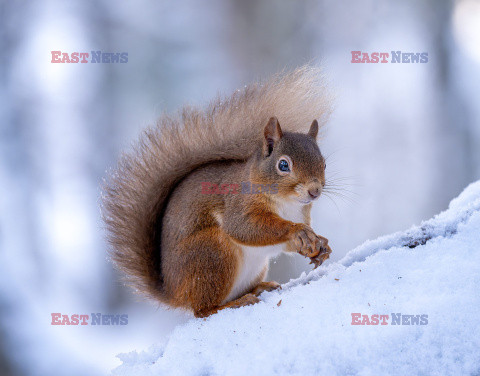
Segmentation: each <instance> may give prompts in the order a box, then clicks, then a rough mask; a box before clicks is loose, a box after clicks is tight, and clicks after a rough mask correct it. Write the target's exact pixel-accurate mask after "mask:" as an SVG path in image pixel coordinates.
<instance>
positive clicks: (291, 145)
mask: <svg viewBox="0 0 480 376" xmlns="http://www.w3.org/2000/svg"><path fill="white" fill-rule="evenodd" d="M322 79H323V77H322V75H321V73H320V71H319V69H318V68H314V67H308V66H305V67H302V68H299V69H297V70H295V71H293V72H290V73H284V74H279V75H276V76H274V77H273V78H272V79H270V80H268V81H266V82H263V83H258V84H252V85H249V86H246V87H245V89H244V90H242V91H236V92H235V93H234V94H233V95H232V96H231V97H229V98H220V99H217V100H216V101H214V102H213V103H211V104H210V105H209V106H208V107H207V108H206V109H205V110H203V111H202V110H199V109H194V108H190V107H188V108H184V109H183V110H182V111H180V112H179V114H178V115H177V116H167V115H165V116H163V117H161V118H160V120H159V122H158V124H157V125H156V126H155V127H152V128H150V129H147V130H146V131H145V132H144V134H143V136H142V137H141V139H140V141H139V142H138V143H137V144H136V146H135V147H134V148H133V150H132V151H131V152H129V153H126V154H125V155H123V157H122V158H121V159H120V162H119V165H118V168H117V169H116V171H115V172H114V173H113V174H111V176H110V177H109V178H108V179H107V180H106V184H105V187H104V195H103V217H104V221H105V223H106V229H107V232H108V239H109V242H110V244H111V246H112V250H111V252H110V254H111V258H112V260H113V262H114V263H115V265H116V266H117V268H119V269H120V270H121V271H122V272H124V273H125V275H126V279H127V282H128V283H129V284H131V285H132V286H133V287H134V288H135V289H136V290H137V291H138V292H140V293H143V294H145V295H147V296H148V297H150V298H152V299H154V300H157V301H159V302H162V303H164V304H166V305H168V306H171V307H176V308H184V309H189V310H192V311H193V313H194V314H195V316H196V317H206V316H209V315H211V314H213V313H216V312H217V311H219V310H221V309H224V308H229V307H230V308H236V307H241V306H245V305H250V304H254V303H256V302H258V301H259V298H258V295H259V294H261V293H262V292H263V291H271V290H274V289H277V288H279V287H280V285H279V284H278V283H276V282H273V281H272V282H266V281H264V279H265V276H266V274H267V270H268V261H269V259H270V258H271V257H274V256H276V255H278V254H279V253H280V252H297V253H300V254H301V255H303V256H305V257H308V258H310V260H311V261H312V262H313V263H314V264H315V267H316V266H318V265H320V264H321V263H322V262H323V261H325V260H326V259H327V258H328V257H329V255H330V253H331V249H330V247H329V245H328V240H327V239H325V238H324V237H321V236H319V235H316V234H315V232H314V231H313V230H312V228H311V227H310V210H311V207H312V203H313V201H315V200H316V199H317V198H318V197H319V196H320V195H321V193H322V189H323V187H324V186H325V167H326V165H325V159H324V157H323V156H322V154H321V152H320V149H319V147H318V145H317V142H316V138H317V134H318V130H319V124H318V122H317V120H314V119H318V118H321V119H325V118H326V116H327V115H328V114H329V112H330V97H329V95H328V94H327V91H326V89H325V86H324V85H323V83H322ZM205 182H208V183H211V184H212V185H218V186H221V185H222V184H235V185H236V186H241V184H242V183H243V182H248V183H251V184H259V185H269V186H275V187H276V189H275V191H274V192H273V193H272V192H271V191H268V190H267V192H263V191H262V190H259V191H260V192H258V193H248V194H242V193H241V192H240V193H239V194H204V193H205V192H202V183H205ZM237 193H238V192H237Z"/></svg>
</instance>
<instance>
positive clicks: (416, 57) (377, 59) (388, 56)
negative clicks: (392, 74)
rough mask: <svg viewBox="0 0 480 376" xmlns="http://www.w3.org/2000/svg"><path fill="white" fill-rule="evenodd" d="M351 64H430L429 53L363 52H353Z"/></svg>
mask: <svg viewBox="0 0 480 376" xmlns="http://www.w3.org/2000/svg"><path fill="white" fill-rule="evenodd" d="M351 63H370V64H372V63H373V64H377V63H383V64H385V63H393V64H395V63H401V64H405V63H407V64H408V63H422V64H423V63H428V52H402V51H390V53H389V52H371V53H369V52H362V51H352V61H351Z"/></svg>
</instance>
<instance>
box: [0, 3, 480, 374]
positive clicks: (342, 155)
mask: <svg viewBox="0 0 480 376" xmlns="http://www.w3.org/2000/svg"><path fill="white" fill-rule="evenodd" d="M0 46H1V53H0V189H1V195H0V374H1V375H6V376H9V375H23V374H25V375H27V374H28V375H86V374H88V375H96V374H105V373H107V372H108V371H109V370H110V369H112V368H114V367H115V366H116V365H118V364H120V361H119V360H118V359H116V358H115V354H117V353H119V352H129V351H131V350H133V349H139V350H141V349H144V348H147V347H148V346H149V345H150V344H152V343H154V342H163V341H165V339H166V338H167V336H168V334H169V333H170V332H171V331H172V330H174V328H175V326H176V325H180V324H181V323H182V322H185V321H186V320H189V319H190V318H191V316H190V315H189V314H187V313H182V312H178V311H167V310H165V309H164V308H162V307H158V306H155V305H152V304H147V303H145V302H142V301H140V300H139V299H137V298H136V297H135V296H134V295H133V294H132V292H131V291H130V290H128V289H127V288H125V287H124V286H123V285H122V284H121V282H120V281H119V275H117V274H116V273H115V271H114V270H113V268H112V265H111V264H110V263H109V262H108V260H107V258H106V249H107V245H106V242H105V240H104V232H103V229H102V223H101V221H100V210H99V197H100V188H99V187H100V184H101V181H102V178H103V177H104V176H105V175H106V171H107V169H109V168H112V167H114V166H115V163H116V160H117V158H118V156H119V154H120V153H121V151H122V150H124V149H125V148H128V147H129V146H130V145H131V144H132V142H133V141H134V140H135V139H136V138H137V136H138V134H139V133H140V131H141V129H142V128H143V127H145V126H147V125H149V124H152V123H153V122H154V120H155V118H157V117H158V116H159V115H160V114H161V113H163V112H164V111H175V110H176V109H178V108H179V107H180V106H182V105H183V104H196V105H202V104H205V103H207V102H208V101H209V99H211V98H212V97H214V96H215V95H216V94H217V93H218V92H220V93H225V94H228V93H229V92H231V91H233V90H235V89H237V88H240V87H243V85H245V84H247V83H249V82H251V81H253V80H255V79H258V78H262V77H267V76H269V75H270V74H272V73H274V72H277V71H279V70H281V69H284V68H295V67H297V66H299V65H303V64H305V63H309V62H313V63H315V64H321V65H322V66H324V69H325V73H326V75H327V77H328V80H329V82H330V87H331V88H332V90H333V91H334V92H335V93H336V98H337V99H336V107H335V111H334V113H333V116H332V118H331V120H330V121H329V123H328V127H327V128H326V129H325V136H324V138H323V139H322V140H321V141H320V146H321V149H322V151H323V153H324V154H325V155H327V156H328V160H327V162H328V167H327V175H328V176H329V177H330V178H333V179H337V184H338V185H340V186H341V187H342V188H343V189H344V191H342V196H332V199H333V202H332V201H330V200H328V198H326V197H325V198H323V199H321V200H320V201H319V202H318V203H317V204H316V208H315V209H314V214H313V227H314V229H315V230H316V231H317V232H318V233H319V234H321V235H323V236H325V237H327V238H329V239H330V243H331V246H332V248H333V250H334V253H333V255H332V260H333V261H335V260H338V259H339V258H341V257H342V256H343V255H345V253H346V252H348V251H349V250H350V249H352V248H354V247H355V246H357V245H359V244H361V243H362V242H364V241H365V240H367V239H372V238H376V237H378V236H380V235H382V234H388V233H391V232H394V231H397V230H402V229H405V228H407V227H409V226H410V225H412V224H415V223H419V222H420V221H421V220H422V219H427V218H429V217H431V216H432V215H434V214H435V213H437V212H439V211H441V210H443V209H445V208H446V206H447V204H448V202H449V200H450V199H451V198H453V197H454V196H456V195H457V194H458V193H459V192H460V191H461V190H462V188H463V187H464V186H465V185H466V184H467V183H469V182H471V181H473V180H476V179H478V178H480V105H479V104H480V103H479V99H480V91H479V89H478V87H479V84H480V2H478V1H474V0H459V1H446V0H422V1H414V0H407V1H402V2H400V1H393V0H386V1H383V2H376V1H373V0H347V1H345V2H336V1H332V0H319V1H313V0H309V1H303V0H302V1H298V0H295V1H294V0H261V1H257V0H211V1H205V2H200V1H193V0H179V1H165V0H161V1H153V0H136V1H133V0H128V1H123V2H109V1H106V0H82V1H80V0H73V1H68V2H64V1H50V0H44V1H31V0H30V1H26V0H16V1H2V2H0ZM53 50H61V51H63V52H69V53H71V52H84V51H85V52H90V51H92V50H101V51H103V52H127V53H128V63H126V64H91V63H89V64H52V63H51V51H53ZM354 50H361V51H366V52H389V53H390V52H391V51H399V50H400V51H402V52H414V53H416V52H428V58H429V60H428V63H426V64H391V63H389V64H352V63H351V51H354ZM272 115H274V114H272ZM452 251H454V250H452ZM305 270H310V267H309V266H307V263H306V262H305V260H303V259H302V258H301V257H300V256H294V257H283V256H282V257H280V258H279V259H278V260H276V261H274V262H273V264H272V269H271V278H275V279H277V280H279V281H282V282H283V281H287V280H288V279H289V278H292V277H296V276H298V275H299V274H300V273H301V272H302V271H305ZM319 298H321V297H319ZM52 312H59V313H63V314H74V313H77V314H89V315H90V314H91V313H92V312H101V313H105V314H125V313H126V314H128V317H129V321H128V325H126V326H111V327H109V326H105V327H94V326H90V325H89V326H52V325H50V323H51V313H52ZM190 355H192V356H193V354H190ZM186 356H189V354H186Z"/></svg>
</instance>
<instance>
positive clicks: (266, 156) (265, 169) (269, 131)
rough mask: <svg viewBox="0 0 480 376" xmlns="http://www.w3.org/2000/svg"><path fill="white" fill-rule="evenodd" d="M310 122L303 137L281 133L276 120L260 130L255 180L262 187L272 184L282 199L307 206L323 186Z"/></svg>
mask: <svg viewBox="0 0 480 376" xmlns="http://www.w3.org/2000/svg"><path fill="white" fill-rule="evenodd" d="M317 133H318V122H317V121H316V120H314V121H313V122H312V125H311V126H310V130H309V131H308V133H306V134H302V133H291V132H282V129H281V128H280V124H279V122H278V120H277V118H276V117H272V118H270V120H269V121H268V123H267V125H266V126H265V129H264V139H263V146H262V150H261V155H259V156H258V157H259V163H258V170H257V171H256V174H255V175H257V177H258V178H259V180H260V181H262V183H266V182H268V183H269V184H276V185H277V187H278V195H279V196H281V197H282V198H286V199H292V200H296V201H298V202H300V203H302V204H308V203H310V202H312V201H313V200H315V199H317V198H318V197H319V196H320V194H321V193H322V189H323V187H324V186H325V167H326V166H325V159H324V158H323V156H322V154H321V153H320V149H319V148H318V145H317V142H316V137H317Z"/></svg>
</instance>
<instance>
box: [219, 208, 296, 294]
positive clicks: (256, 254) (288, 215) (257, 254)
mask: <svg viewBox="0 0 480 376" xmlns="http://www.w3.org/2000/svg"><path fill="white" fill-rule="evenodd" d="M302 208H303V205H301V204H300V203H296V202H295V203H286V204H283V205H281V206H280V208H279V210H278V213H277V214H278V215H279V216H280V217H282V218H283V219H285V220H288V221H292V222H295V223H303V222H304V219H305V217H304V215H303V213H302ZM285 245H286V243H280V244H275V245H269V246H265V247H251V246H245V245H241V246H240V247H241V250H242V254H243V257H242V261H241V265H240V267H239V271H238V274H237V276H236V278H235V282H234V285H233V287H232V289H231V290H230V293H229V294H228V296H227V298H226V299H225V301H224V302H228V301H231V300H234V299H237V298H239V297H241V296H242V295H244V294H246V293H248V292H249V291H250V290H251V289H253V288H254V287H255V286H253V283H254V282H255V280H256V279H257V278H258V276H259V275H260V273H262V272H263V271H264V270H265V268H266V267H268V262H269V260H270V259H271V258H272V257H275V256H278V255H279V254H280V253H281V252H283V251H284V250H285Z"/></svg>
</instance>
